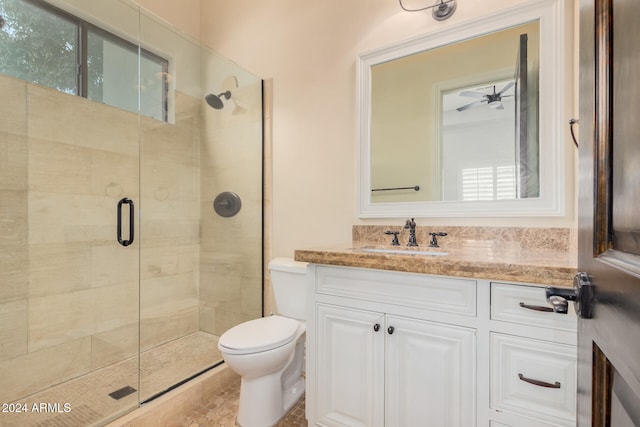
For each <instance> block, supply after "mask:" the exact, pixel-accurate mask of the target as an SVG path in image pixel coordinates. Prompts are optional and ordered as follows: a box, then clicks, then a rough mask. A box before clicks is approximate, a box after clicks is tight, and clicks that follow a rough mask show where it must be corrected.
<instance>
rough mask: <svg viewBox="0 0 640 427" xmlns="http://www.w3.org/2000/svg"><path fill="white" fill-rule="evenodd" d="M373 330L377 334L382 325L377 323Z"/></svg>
mask: <svg viewBox="0 0 640 427" xmlns="http://www.w3.org/2000/svg"><path fill="white" fill-rule="evenodd" d="M373 330H374V331H375V332H378V331H379V330H380V323H376V324H375V325H373Z"/></svg>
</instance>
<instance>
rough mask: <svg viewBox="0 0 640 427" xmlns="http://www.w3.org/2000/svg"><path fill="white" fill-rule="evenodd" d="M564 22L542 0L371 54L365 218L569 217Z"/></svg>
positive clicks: (366, 77) (364, 130)
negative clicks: (564, 140) (566, 200)
mask: <svg viewBox="0 0 640 427" xmlns="http://www.w3.org/2000/svg"><path fill="white" fill-rule="evenodd" d="M562 22H563V8H562V5H561V2H560V1H558V0H537V1H533V2H528V3H525V5H524V6H518V7H516V8H512V9H508V10H505V11H503V12H500V13H497V14H494V15H491V16H487V17H483V18H481V19H477V20H474V21H470V22H465V23H462V24H458V25H455V26H451V27H448V28H446V29H444V30H441V31H438V32H436V33H432V34H426V35H424V36H420V37H417V38H413V39H410V40H407V41H404V42H402V43H398V44H396V45H393V46H388V47H385V48H382V49H379V50H375V51H372V52H368V53H365V54H363V55H361V56H360V57H359V60H358V90H359V93H358V101H359V107H360V112H359V113H360V118H359V119H360V128H359V138H360V141H359V150H360V152H359V206H358V207H359V216H360V217H361V218H367V217H404V216H414V217H451V216H458V217H470V216H493V217H501V216H554V215H562V214H563V213H564V212H563V208H564V172H563V165H564V158H563V151H564V150H563V145H562V135H563V133H562V123H563V121H564V120H563V113H562V112H563V109H564V105H563V96H564V86H563V82H562V80H563V79H564V69H563V45H564V34H563V30H562V25H561V24H562Z"/></svg>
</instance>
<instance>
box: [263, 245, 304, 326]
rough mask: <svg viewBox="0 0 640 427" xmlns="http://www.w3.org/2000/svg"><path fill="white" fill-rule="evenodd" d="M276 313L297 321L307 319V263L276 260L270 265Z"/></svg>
mask: <svg viewBox="0 0 640 427" xmlns="http://www.w3.org/2000/svg"><path fill="white" fill-rule="evenodd" d="M269 271H270V273H271V286H272V288H273V296H274V299H275V303H276V312H277V313H278V314H280V315H281V316H285V317H290V318H292V319H297V320H306V319H307V309H306V308H307V282H306V281H307V263H306V262H299V261H294V260H293V259H292V258H274V259H273V260H271V262H270V263H269Z"/></svg>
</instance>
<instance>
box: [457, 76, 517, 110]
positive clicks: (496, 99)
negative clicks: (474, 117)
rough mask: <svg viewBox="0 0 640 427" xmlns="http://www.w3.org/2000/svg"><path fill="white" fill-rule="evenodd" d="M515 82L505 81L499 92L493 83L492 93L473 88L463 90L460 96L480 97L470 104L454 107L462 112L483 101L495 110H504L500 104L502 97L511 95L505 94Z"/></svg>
mask: <svg viewBox="0 0 640 427" xmlns="http://www.w3.org/2000/svg"><path fill="white" fill-rule="evenodd" d="M514 84H515V81H511V82H509V83H507V84H506V85H505V86H504V87H503V88H502V89H501V90H500V91H499V92H496V86H495V85H493V92H492V93H482V92H478V91H475V90H463V91H462V92H460V96H467V97H470V98H480V99H478V100H477V101H474V102H472V103H470V104H467V105H463V106H462V107H458V108H456V110H458V111H460V112H462V111H465V110H468V109H469V108H473V107H478V106H480V105H482V104H484V103H486V104H487V105H488V106H489V108H495V109H496V110H504V106H503V105H502V98H508V97H510V96H513V95H511V94H510V95H507V94H505V92H507V91H508V90H509V89H511V87H512V86H513V85H514Z"/></svg>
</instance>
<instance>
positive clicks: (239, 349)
mask: <svg viewBox="0 0 640 427" xmlns="http://www.w3.org/2000/svg"><path fill="white" fill-rule="evenodd" d="M297 330H298V321H296V320H293V319H289V318H287V317H282V316H269V317H262V318H260V319H255V320H249V321H248V322H244V323H241V324H239V325H237V326H234V327H233V328H231V329H229V330H228V331H227V332H225V333H223V334H222V336H221V337H220V341H219V342H218V345H219V346H220V347H224V348H226V349H229V350H231V351H232V352H234V353H258V352H260V351H266V350H269V349H272V348H276V347H280V346H281V345H284V344H286V343H288V342H289V341H291V340H292V339H293V338H294V337H295V335H296V331H297Z"/></svg>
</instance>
